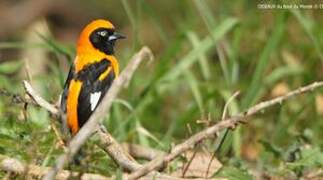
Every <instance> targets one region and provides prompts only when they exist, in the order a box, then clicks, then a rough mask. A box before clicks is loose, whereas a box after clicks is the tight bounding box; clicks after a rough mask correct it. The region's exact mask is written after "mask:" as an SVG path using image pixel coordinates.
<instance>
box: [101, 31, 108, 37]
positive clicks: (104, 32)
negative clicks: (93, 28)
mask: <svg viewBox="0 0 323 180" xmlns="http://www.w3.org/2000/svg"><path fill="white" fill-rule="evenodd" d="M107 34H108V32H107V31H99V35H100V36H103V37H104V36H106V35H107Z"/></svg>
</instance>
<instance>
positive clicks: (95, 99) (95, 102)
mask: <svg viewBox="0 0 323 180" xmlns="http://www.w3.org/2000/svg"><path fill="white" fill-rule="evenodd" d="M100 97H101V92H95V93H91V95H90V104H91V111H93V110H94V109H95V107H96V106H97V105H98V102H99V99H100Z"/></svg>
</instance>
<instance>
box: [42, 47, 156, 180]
mask: <svg viewBox="0 0 323 180" xmlns="http://www.w3.org/2000/svg"><path fill="white" fill-rule="evenodd" d="M147 57H148V58H151V57H152V53H151V51H150V49H149V48H147V47H143V48H142V49H141V50H140V51H139V52H138V53H137V54H136V55H134V57H133V58H132V59H131V61H130V63H129V64H128V65H127V67H126V68H125V70H124V71H123V72H122V73H121V75H120V76H119V77H118V78H117V79H116V80H114V82H113V84H112V86H111V88H110V89H109V91H108V93H107V94H106V96H105V97H104V98H103V100H102V103H101V104H99V106H98V107H97V109H96V110H95V112H94V113H93V114H92V115H91V117H90V119H89V120H88V121H87V122H86V123H85V124H84V126H83V127H82V128H81V129H80V131H79V132H78V133H77V134H76V135H75V136H74V137H73V139H72V140H71V141H70V143H69V145H68V150H67V151H65V153H64V154H62V155H60V156H59V157H58V158H57V161H56V164H55V166H54V167H53V168H52V169H51V171H49V172H48V174H46V176H45V177H44V178H43V179H44V180H52V179H54V178H55V176H56V174H57V173H58V171H60V170H61V169H63V167H64V165H65V164H66V163H67V162H68V161H70V160H71V159H72V158H73V157H74V155H75V154H76V153H77V151H78V150H79V149H80V148H81V146H82V145H83V144H84V143H85V141H86V140H87V139H88V138H89V137H90V136H91V135H92V134H93V133H94V132H95V130H96V129H97V127H98V124H99V123H100V122H101V121H102V119H103V118H104V117H105V115H106V114H107V113H108V112H109V110H110V107H111V105H112V102H113V100H114V99H115V98H116V96H117V94H118V93H119V91H120V90H121V87H122V86H123V85H124V84H126V83H127V82H128V81H129V80H130V78H131V77H132V75H133V73H134V71H135V70H136V69H137V67H138V66H139V64H140V62H141V61H142V60H143V59H144V58H147Z"/></svg>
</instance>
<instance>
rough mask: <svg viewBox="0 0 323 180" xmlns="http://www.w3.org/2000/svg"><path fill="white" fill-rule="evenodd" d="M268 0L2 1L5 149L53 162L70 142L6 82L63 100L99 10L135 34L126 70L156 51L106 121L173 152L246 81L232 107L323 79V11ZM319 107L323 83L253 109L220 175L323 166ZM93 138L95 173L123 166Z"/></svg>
mask: <svg viewBox="0 0 323 180" xmlns="http://www.w3.org/2000/svg"><path fill="white" fill-rule="evenodd" d="M266 2H273V3H282V2H283V3H289V1H266ZM295 2H296V3H302V1H295ZM259 3H261V2H260V1H252V0H248V1H243V0H238V1H234V2H232V1H221V2H220V1H216V0H181V1H170V0H165V1H148V0H136V1H130V0H121V1H111V0H93V1H86V0H81V1H76V0H71V1H63V0H57V1H53V0H39V1H37V0H15V1H11V0H3V1H2V2H0V17H1V18H0V27H1V29H0V89H1V92H0V93H1V96H0V99H1V101H0V153H1V154H3V155H8V156H11V157H15V158H18V159H21V160H23V161H25V162H30V163H36V164H39V165H42V166H50V165H52V164H53V163H54V161H55V157H56V156H57V155H58V154H59V153H61V152H62V149H61V148H60V147H58V146H57V139H56V137H55V135H54V133H53V130H52V129H51V128H50V124H51V123H53V121H55V120H53V119H51V118H50V116H49V114H48V113H47V112H46V111H45V110H43V109H40V108H37V107H33V106H32V105H29V106H28V107H27V110H26V113H25V110H24V105H23V104H21V103H18V102H16V101H15V98H13V97H12V96H11V95H9V94H8V93H6V91H7V92H10V93H13V94H20V95H22V96H23V95H24V91H23V87H22V83H21V82H22V80H23V79H28V80H30V81H31V83H32V84H33V86H34V88H35V89H37V91H39V92H40V93H41V94H42V96H43V97H45V98H46V99H47V100H49V101H50V102H53V103H54V102H56V100H57V99H58V96H59V94H60V93H61V91H62V86H63V84H64V80H65V78H66V76H67V72H68V68H69V65H70V63H71V61H72V60H73V57H74V56H75V43H76V41H77V38H78V35H79V33H80V31H81V30H82V28H83V27H84V26H85V25H86V24H87V23H89V22H90V21H91V20H94V19H97V18H104V19H109V20H110V21H111V22H112V23H113V24H114V25H115V26H116V29H117V31H118V32H121V33H123V34H125V35H126V36H127V39H126V40H122V41H119V42H118V44H117V47H116V56H117V58H118V59H119V61H120V64H121V68H123V67H125V65H126V64H127V62H128V60H129V59H130V57H131V56H132V55H133V54H134V53H135V52H137V51H138V50H139V49H140V48H141V47H142V46H143V45H147V46H148V47H150V48H151V49H152V51H153V53H154V56H155V60H154V62H152V63H149V64H144V65H142V66H141V67H140V68H139V69H138V70H137V72H136V73H135V76H134V78H133V80H132V81H131V83H130V85H129V87H128V88H127V89H124V90H123V91H122V94H121V95H120V96H119V99H118V100H117V101H116V102H115V103H114V105H113V107H112V112H111V114H110V115H107V118H106V120H105V121H104V124H105V125H106V127H107V128H108V130H109V131H110V132H111V133H112V134H113V135H114V137H116V139H117V140H118V141H119V142H129V143H136V144H141V145H144V146H149V147H153V148H157V149H161V150H164V151H168V150H169V149H170V147H171V145H172V144H174V143H175V144H177V143H179V142H182V140H183V139H184V138H186V137H188V136H189V135H190V134H191V133H194V132H198V131H199V130H202V129H203V128H205V127H206V126H208V125H211V124H214V123H216V122H217V121H219V120H220V119H221V117H222V112H223V108H224V105H225V103H226V102H227V101H228V99H229V98H230V97H231V96H232V95H233V94H234V93H235V92H237V91H240V95H239V96H238V97H237V98H236V99H234V100H233V101H232V102H231V103H230V104H229V108H228V115H234V114H236V113H238V112H240V111H243V110H246V109H247V108H248V107H250V106H252V105H254V104H255V103H257V102H260V101H262V100H266V99H270V98H273V97H276V96H279V95H283V94H285V93H287V92H289V91H290V90H292V89H295V88H297V87H299V86H302V85H306V84H309V83H311V82H314V81H318V80H321V79H322V77H323V70H322V69H323V65H322V63H323V54H322V46H323V24H322V22H323V15H322V11H323V10H321V9H310V10H303V9H288V10H278V9H273V10H264V9H259V8H257V5H258V4H259ZM306 3H307V4H315V3H318V2H317V1H306ZM322 116H323V91H322V90H317V91H315V92H313V93H310V94H306V95H303V96H300V97H297V98H294V99H292V100H290V101H288V102H287V103H283V104H281V105H277V106H275V107H273V108H270V109H268V110H266V111H264V112H263V113H261V114H260V115H257V116H254V117H252V118H251V121H250V123H248V124H247V125H245V126H241V127H238V128H237V129H236V130H235V131H233V132H231V131H230V132H229V133H228V135H227V136H226V138H225V141H224V143H223V144H222V146H221V148H220V149H219V151H218V152H217V154H216V158H217V159H219V160H220V161H221V163H222V165H223V166H222V168H221V169H220V170H219V171H217V172H216V173H215V174H214V176H216V177H229V178H230V179H251V178H252V177H255V178H260V179H262V178H279V177H282V178H288V179H290V178H291V179H294V178H296V179H297V178H299V177H302V176H304V175H305V174H306V173H308V172H311V171H314V170H316V169H317V168H320V167H322V166H323V151H322V147H323V141H322V138H323V131H322V128H323V121H322ZM197 120H203V121H204V123H198V121H197ZM57 124H58V123H57ZM190 129H191V130H190ZM190 131H191V132H190ZM221 135H223V133H222V134H220V136H221ZM94 141H95V139H94ZM218 143H219V142H218V141H217V140H216V139H213V140H209V141H206V142H205V143H203V145H199V147H198V148H197V149H201V148H202V147H203V148H202V149H207V150H208V151H209V152H210V153H211V154H212V153H213V152H214V151H215V149H216V144H218ZM87 146H88V147H87V148H88V149H91V150H90V151H89V152H88V154H90V155H89V158H90V160H89V161H90V162H91V164H90V165H89V167H88V168H89V169H88V170H86V171H87V172H98V173H101V174H104V175H107V176H109V175H113V174H115V172H116V171H115V170H116V169H118V167H117V166H116V165H115V164H114V163H113V162H112V161H111V160H110V159H109V158H108V157H107V156H106V155H105V154H104V153H103V152H102V151H101V150H100V149H99V148H97V147H96V146H95V145H94V144H93V139H92V141H90V142H89V143H88V145H87ZM93 147H95V148H93ZM72 168H75V169H77V168H78V167H72ZM172 168H173V169H175V168H177V167H176V164H173V165H172ZM168 171H172V169H169V170H168ZM0 175H1V176H4V175H5V173H4V172H2V173H0Z"/></svg>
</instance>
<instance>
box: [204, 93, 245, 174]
mask: <svg viewBox="0 0 323 180" xmlns="http://www.w3.org/2000/svg"><path fill="white" fill-rule="evenodd" d="M239 94H240V91H237V92H235V93H234V94H233V95H232V96H231V97H230V98H229V99H228V101H227V102H226V103H225V105H224V108H223V113H222V120H224V119H225V118H226V117H227V110H228V108H229V105H230V103H231V102H232V101H233V100H234V99H235V98H236V97H237V96H238V95H239ZM228 132H229V129H225V131H224V133H223V136H221V137H219V136H218V137H219V138H220V139H219V141H218V142H219V143H217V146H216V148H215V151H214V152H213V154H212V157H211V159H210V161H209V164H208V166H207V170H206V173H205V177H207V176H208V174H209V171H210V167H211V164H212V161H213V160H214V158H215V156H216V154H217V152H219V151H220V148H221V146H222V144H223V142H224V140H225V138H226V136H227V134H228Z"/></svg>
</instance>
